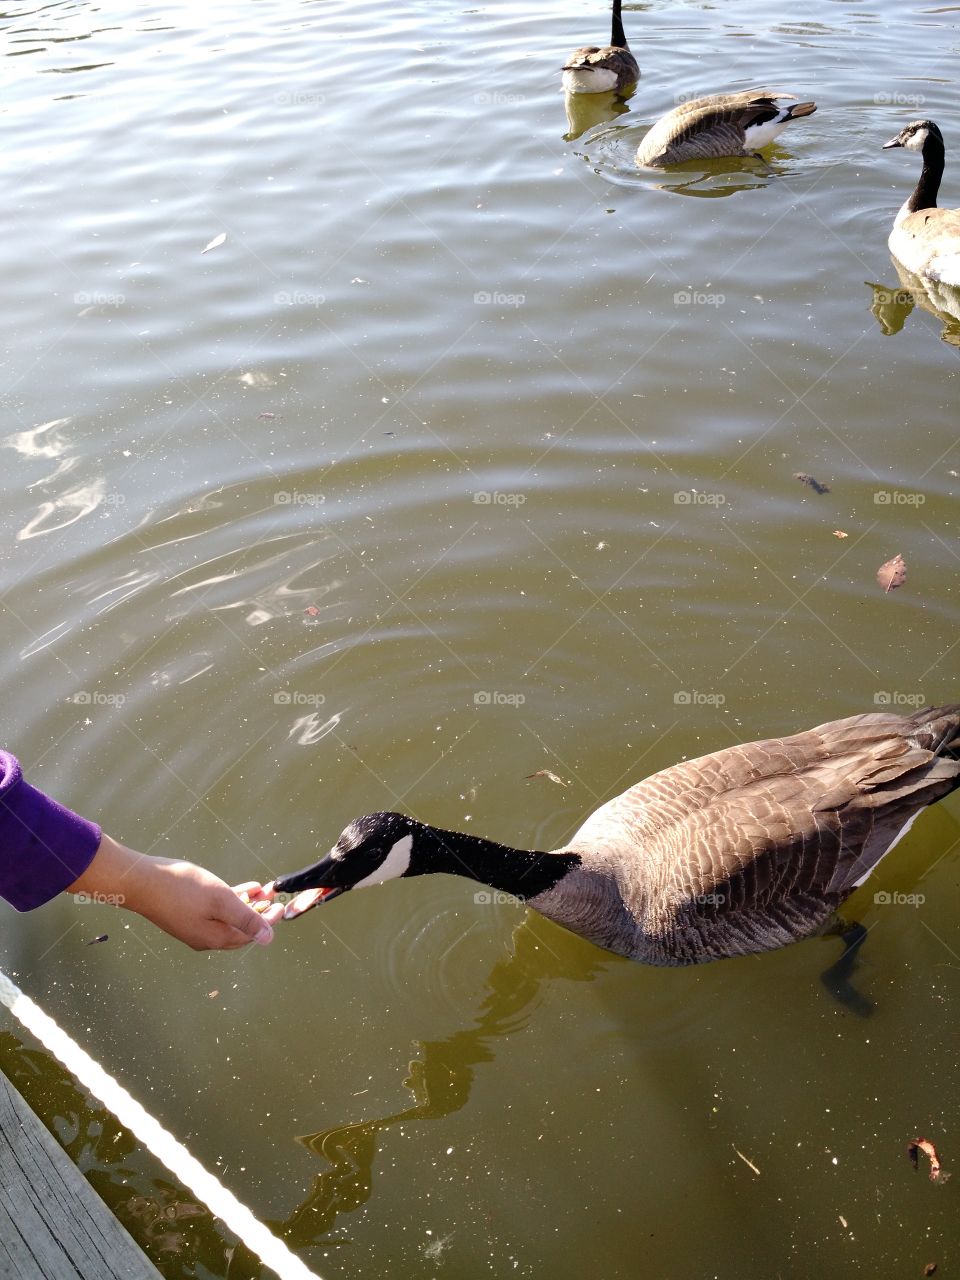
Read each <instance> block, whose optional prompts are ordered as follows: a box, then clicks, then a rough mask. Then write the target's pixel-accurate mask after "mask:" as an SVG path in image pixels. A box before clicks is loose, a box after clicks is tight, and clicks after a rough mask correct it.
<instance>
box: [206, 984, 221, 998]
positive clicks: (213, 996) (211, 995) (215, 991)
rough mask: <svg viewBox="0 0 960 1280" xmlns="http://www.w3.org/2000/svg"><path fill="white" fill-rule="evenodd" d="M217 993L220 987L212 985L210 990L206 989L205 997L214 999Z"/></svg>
mask: <svg viewBox="0 0 960 1280" xmlns="http://www.w3.org/2000/svg"><path fill="white" fill-rule="evenodd" d="M219 994H220V988H219V987H214V989H213V990H212V991H208V992H207V999H208V1000H216V998H217V996H218V995H219Z"/></svg>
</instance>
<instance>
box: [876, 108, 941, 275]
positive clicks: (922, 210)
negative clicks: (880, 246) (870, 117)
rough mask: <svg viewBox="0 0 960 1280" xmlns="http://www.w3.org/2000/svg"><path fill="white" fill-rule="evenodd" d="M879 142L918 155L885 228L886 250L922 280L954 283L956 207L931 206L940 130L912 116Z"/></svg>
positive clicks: (935, 188)
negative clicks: (912, 182) (915, 173)
mask: <svg viewBox="0 0 960 1280" xmlns="http://www.w3.org/2000/svg"><path fill="white" fill-rule="evenodd" d="M883 145H884V150H886V149H887V148H889V147H905V148H906V149H907V150H908V151H919V152H920V153H921V155H922V156H923V168H922V170H921V172H920V181H919V182H918V183H917V185H916V187H915V188H914V190H913V193H912V194H911V195H910V197H909V198H908V199H907V200H906V201H905V202H904V204H903V206H902V208H901V209H900V212H899V213H898V214H897V216H896V220H895V221H894V224H893V230H892V231H891V232H890V239H889V240H888V241H887V243H888V245H889V247H890V252H891V253H892V254H893V256H894V257H895V258H897V259H898V260H899V261H900V262H902V263H903V265H904V266H905V267H906V268H907V269H908V270H909V271H912V272H913V273H914V274H915V275H918V276H920V277H921V278H923V279H925V280H933V281H935V282H937V283H940V284H946V285H960V209H940V208H938V207H937V193H938V192H939V190H940V182H941V179H942V178H943V167H944V159H945V155H946V151H945V148H944V145H943V134H942V133H941V132H940V130H939V128H938V127H937V126H936V125H935V124H934V122H933V121H932V120H914V121H912V122H911V123H910V124H908V125H907V126H906V128H905V129H902V130H901V131H900V132H899V133H898V134H897V136H896V137H895V138H891V139H890V141H889V142H885V143H884V144H883Z"/></svg>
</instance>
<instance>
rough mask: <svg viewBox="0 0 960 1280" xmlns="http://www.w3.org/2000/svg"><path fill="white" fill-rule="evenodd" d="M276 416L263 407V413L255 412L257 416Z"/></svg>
mask: <svg viewBox="0 0 960 1280" xmlns="http://www.w3.org/2000/svg"><path fill="white" fill-rule="evenodd" d="M276 416H277V415H276V414H275V413H271V412H270V410H269V409H265V410H264V412H263V413H258V414H257V417H258V418H275V417H276Z"/></svg>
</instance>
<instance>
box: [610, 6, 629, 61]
mask: <svg viewBox="0 0 960 1280" xmlns="http://www.w3.org/2000/svg"><path fill="white" fill-rule="evenodd" d="M610 43H611V44H612V45H613V47H614V48H615V49H626V48H627V47H628V46H627V37H626V35H625V33H624V30H623V19H622V18H621V17H620V0H613V21H612V22H611V24H610Z"/></svg>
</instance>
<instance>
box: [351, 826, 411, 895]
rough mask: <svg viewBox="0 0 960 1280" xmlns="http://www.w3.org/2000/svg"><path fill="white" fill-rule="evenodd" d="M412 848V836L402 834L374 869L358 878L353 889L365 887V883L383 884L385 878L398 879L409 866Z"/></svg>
mask: <svg viewBox="0 0 960 1280" xmlns="http://www.w3.org/2000/svg"><path fill="white" fill-rule="evenodd" d="M412 848H413V836H411V835H406V836H403V837H402V839H400V840H398V841H397V843H396V844H395V845H394V846H393V848H392V849H391V850H390V852H389V853H388V854H387V856H386V857H385V858H384V860H383V861H382V862H381V863H380V865H379V867H377V869H376V871H371V873H370V874H369V875H368V876H364V878H363V879H362V880H358V881H357V883H356V884H355V885H354V886H353V887H354V889H365V888H366V887H367V885H371V884H383V883H384V881H386V880H396V879H398V878H399V877H400V876H402V875H403V874H404V873H405V872H406V870H407V868H408V867H409V866H410V850H411V849H412Z"/></svg>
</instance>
